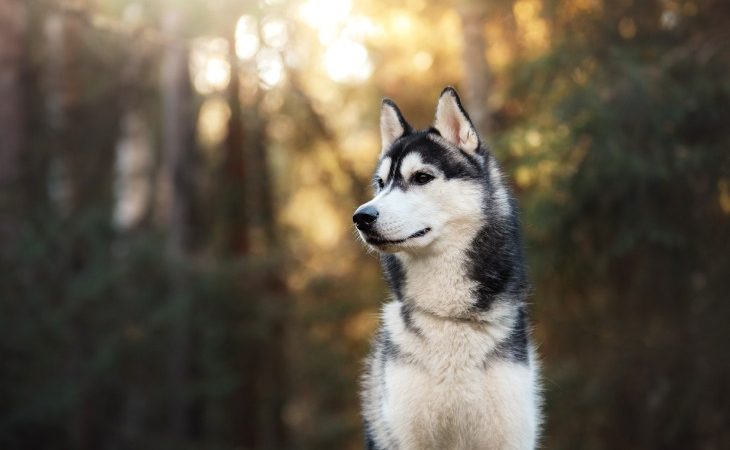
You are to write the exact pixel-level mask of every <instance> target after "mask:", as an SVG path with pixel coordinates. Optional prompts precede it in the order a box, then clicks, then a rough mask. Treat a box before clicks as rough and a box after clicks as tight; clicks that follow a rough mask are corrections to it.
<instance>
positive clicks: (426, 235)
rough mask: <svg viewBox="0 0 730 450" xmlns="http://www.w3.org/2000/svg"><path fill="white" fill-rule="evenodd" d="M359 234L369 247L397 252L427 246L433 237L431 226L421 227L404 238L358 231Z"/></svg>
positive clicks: (387, 251) (386, 251)
mask: <svg viewBox="0 0 730 450" xmlns="http://www.w3.org/2000/svg"><path fill="white" fill-rule="evenodd" d="M360 236H361V237H362V239H363V241H365V242H366V243H367V244H368V245H369V246H370V247H372V248H374V249H376V250H378V251H381V252H384V253H397V252H400V251H405V250H408V249H416V248H421V247H424V246H427V245H428V244H429V243H430V242H431V241H432V240H433V239H432V236H433V230H432V229H431V227H425V228H422V229H420V230H418V231H416V232H413V233H411V234H410V235H408V236H407V237H405V238H397V237H396V238H394V237H389V236H383V235H382V234H379V233H366V232H362V231H361V232H360Z"/></svg>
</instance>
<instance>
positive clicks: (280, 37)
mask: <svg viewBox="0 0 730 450" xmlns="http://www.w3.org/2000/svg"><path fill="white" fill-rule="evenodd" d="M261 35H262V36H263V39H264V42H265V43H266V45H268V46H269V47H274V48H282V47H284V46H285V45H286V43H287V41H288V40H289V34H288V32H287V27H286V22H284V21H283V20H282V19H278V18H272V17H269V18H266V19H264V22H263V25H261Z"/></svg>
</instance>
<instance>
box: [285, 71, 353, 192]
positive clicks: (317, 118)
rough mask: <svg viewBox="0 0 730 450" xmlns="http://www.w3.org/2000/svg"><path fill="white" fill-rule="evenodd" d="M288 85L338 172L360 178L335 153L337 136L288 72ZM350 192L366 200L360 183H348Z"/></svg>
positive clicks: (293, 76) (293, 75)
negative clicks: (298, 100) (324, 142)
mask: <svg viewBox="0 0 730 450" xmlns="http://www.w3.org/2000/svg"><path fill="white" fill-rule="evenodd" d="M289 78H290V84H291V89H292V93H293V94H294V95H296V96H297V97H298V98H299V99H300V100H301V101H302V105H303V106H304V109H305V110H306V112H307V115H308V116H309V117H310V119H311V120H312V124H313V125H314V128H315V130H316V131H317V133H318V134H319V135H320V136H322V137H323V138H324V140H325V141H326V142H327V144H328V145H326V148H327V150H329V151H330V152H331V153H332V156H333V157H334V159H335V161H336V162H337V165H338V166H339V168H340V170H342V171H343V172H344V173H346V174H347V175H348V177H349V178H350V179H351V180H358V179H359V178H360V177H359V176H358V174H357V172H355V170H354V169H353V168H352V164H350V162H349V161H347V160H346V159H345V158H343V157H342V154H341V153H340V152H339V151H337V149H338V144H339V142H338V140H337V136H335V134H334V133H333V132H332V130H330V128H329V127H328V126H327V123H326V120H325V118H324V117H322V115H321V114H320V113H318V112H317V110H316V109H315V108H314V105H312V100H311V99H310V98H309V96H308V95H307V93H306V92H305V91H304V88H303V87H302V85H301V83H300V82H299V79H298V77H297V76H296V74H295V73H293V72H290V77H289ZM350 192H351V194H352V196H353V198H354V199H355V200H356V201H358V202H360V201H364V200H365V198H366V191H365V188H364V187H363V184H362V183H358V182H353V183H350Z"/></svg>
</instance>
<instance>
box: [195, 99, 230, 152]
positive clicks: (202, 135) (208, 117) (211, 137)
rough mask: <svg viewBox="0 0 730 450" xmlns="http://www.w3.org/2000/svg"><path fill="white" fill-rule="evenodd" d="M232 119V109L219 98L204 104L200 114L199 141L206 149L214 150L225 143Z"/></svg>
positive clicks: (208, 100)
mask: <svg viewBox="0 0 730 450" xmlns="http://www.w3.org/2000/svg"><path fill="white" fill-rule="evenodd" d="M230 117H231V108H230V107H229V106H228V103H227V102H226V101H225V100H224V99H222V98H220V97H219V96H214V97H212V98H209V99H207V100H205V102H203V105H202V106H201V107H200V112H199V113H198V139H199V140H200V143H201V144H202V146H203V147H204V148H213V147H215V146H217V145H220V143H221V142H223V139H225V137H226V133H227V131H228V119H230Z"/></svg>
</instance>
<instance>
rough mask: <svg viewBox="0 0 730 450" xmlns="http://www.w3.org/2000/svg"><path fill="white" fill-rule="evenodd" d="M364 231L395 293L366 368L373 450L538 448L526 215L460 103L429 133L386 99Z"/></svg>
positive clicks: (359, 217)
mask: <svg viewBox="0 0 730 450" xmlns="http://www.w3.org/2000/svg"><path fill="white" fill-rule="evenodd" d="M380 128H381V136H382V152H381V155H380V158H379V161H378V166H377V169H376V171H375V177H374V179H373V184H374V189H375V197H374V198H373V199H372V200H370V201H369V202H367V203H365V204H364V205H362V206H360V207H359V208H358V209H357V211H356V212H355V215H354V216H353V220H354V221H355V223H356V225H357V228H358V232H359V234H360V237H361V238H362V240H363V241H364V242H365V243H366V244H367V245H368V246H370V247H372V248H374V249H376V250H377V251H378V252H379V253H380V255H381V260H382V265H383V270H384V273H385V275H386V278H387V280H388V283H389V285H390V288H391V290H392V293H393V299H392V301H390V302H389V303H386V304H385V305H384V306H383V309H382V323H381V326H380V329H379V330H378V332H377V336H376V338H375V341H374V345H373V350H372V352H371V354H370V356H369V357H368V359H367V362H366V372H365V375H364V378H363V389H362V413H363V418H364V428H365V439H366V446H367V448H368V449H379V450H411V449H414V450H415V449H455V450H456V449H460V450H461V449H463V450H466V449H532V448H535V446H536V445H537V441H538V433H539V428H540V422H541V419H540V391H539V387H538V381H539V377H538V366H537V358H536V355H535V351H534V349H533V347H532V345H531V342H530V334H529V324H528V319H527V313H526V308H525V300H526V297H527V295H528V290H529V286H528V282H527V280H526V274H525V269H524V262H523V254H522V243H521V232H520V224H519V218H518V210H517V207H516V204H515V202H514V200H513V197H512V196H511V195H510V192H509V188H508V186H507V184H506V183H505V181H504V179H503V176H502V172H501V170H500V168H499V166H498V164H497V162H496V161H495V159H494V157H493V155H492V154H491V153H490V152H489V151H488V149H487V148H486V147H485V146H484V145H483V144H482V141H481V140H480V138H479V135H478V133H477V131H476V130H475V129H474V126H473V125H472V123H471V121H470V119H469V117H468V115H467V113H466V112H465V111H464V109H463V107H462V106H461V102H460V100H459V97H458V95H457V93H456V91H455V90H454V89H452V88H446V89H445V90H444V91H443V93H442V94H441V96H440V98H439V101H438V106H437V109H436V118H435V121H434V124H433V126H432V127H431V128H428V129H426V130H422V131H416V130H414V129H413V128H412V127H411V126H410V125H409V124H408V123H407V122H406V120H405V119H404V118H403V116H402V114H401V112H400V111H399V110H398V107H397V106H396V105H395V104H394V103H393V102H392V101H390V100H387V99H386V100H384V101H383V105H382V109H381V119H380Z"/></svg>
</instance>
